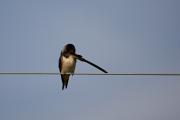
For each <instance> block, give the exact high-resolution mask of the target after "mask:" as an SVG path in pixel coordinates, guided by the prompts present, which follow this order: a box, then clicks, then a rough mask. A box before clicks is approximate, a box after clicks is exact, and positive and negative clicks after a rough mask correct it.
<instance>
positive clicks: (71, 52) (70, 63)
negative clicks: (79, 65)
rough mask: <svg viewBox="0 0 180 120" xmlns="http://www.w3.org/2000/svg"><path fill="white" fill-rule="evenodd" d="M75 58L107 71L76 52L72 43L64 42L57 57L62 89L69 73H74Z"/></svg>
mask: <svg viewBox="0 0 180 120" xmlns="http://www.w3.org/2000/svg"><path fill="white" fill-rule="evenodd" d="M77 60H80V61H82V62H86V63H88V64H90V65H92V66H94V67H96V68H97V69H99V70H101V71H102V72H104V73H108V72H107V71H106V70H104V69H103V68H101V67H99V66H97V65H96V64H94V63H92V62H90V61H88V60H86V59H85V58H83V57H82V55H79V54H76V48H75V46H74V45H73V44H66V45H65V46H64V47H63V49H62V50H61V52H60V57H59V72H60V75H61V80H62V90H64V88H67V86H68V81H69V77H70V75H71V74H72V75H73V74H74V71H75V67H76V61H77Z"/></svg>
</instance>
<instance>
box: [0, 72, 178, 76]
mask: <svg viewBox="0 0 180 120" xmlns="http://www.w3.org/2000/svg"><path fill="white" fill-rule="evenodd" d="M68 74H71V73H68ZM0 75H8V76H9V75H60V73H56V72H0ZM73 75H104V76H180V73H74V74H73Z"/></svg>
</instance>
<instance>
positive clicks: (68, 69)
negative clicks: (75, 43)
mask: <svg viewBox="0 0 180 120" xmlns="http://www.w3.org/2000/svg"><path fill="white" fill-rule="evenodd" d="M62 61H63V64H62V68H63V69H62V70H61V73H74V70H75V66H76V60H75V59H74V58H73V57H72V56H69V57H68V58H66V57H64V56H63V57H62Z"/></svg>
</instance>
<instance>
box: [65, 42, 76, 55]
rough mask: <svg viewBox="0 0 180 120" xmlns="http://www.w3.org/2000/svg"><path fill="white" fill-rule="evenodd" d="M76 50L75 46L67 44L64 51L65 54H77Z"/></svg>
mask: <svg viewBox="0 0 180 120" xmlns="http://www.w3.org/2000/svg"><path fill="white" fill-rule="evenodd" d="M75 52H76V49H75V47H74V45H73V44H66V45H65V46H64V48H63V50H62V53H63V54H75Z"/></svg>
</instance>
